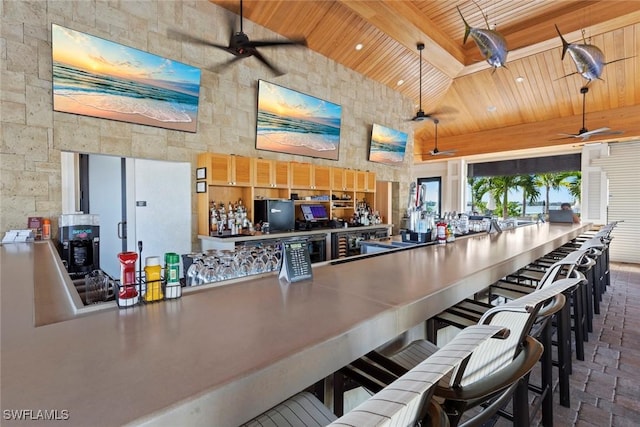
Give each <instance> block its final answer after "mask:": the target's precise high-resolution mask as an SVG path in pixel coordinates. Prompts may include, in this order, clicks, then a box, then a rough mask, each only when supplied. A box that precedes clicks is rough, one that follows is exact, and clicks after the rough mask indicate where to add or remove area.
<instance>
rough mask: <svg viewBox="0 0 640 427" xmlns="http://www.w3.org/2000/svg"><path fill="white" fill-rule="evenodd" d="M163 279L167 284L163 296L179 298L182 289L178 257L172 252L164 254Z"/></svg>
mask: <svg viewBox="0 0 640 427" xmlns="http://www.w3.org/2000/svg"><path fill="white" fill-rule="evenodd" d="M164 277H165V280H166V282H167V285H166V288H165V296H166V298H167V299H169V298H180V297H181V296H182V287H181V285H180V256H179V255H178V254H176V253H173V252H168V253H166V254H164Z"/></svg>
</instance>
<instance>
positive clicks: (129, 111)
mask: <svg viewBox="0 0 640 427" xmlns="http://www.w3.org/2000/svg"><path fill="white" fill-rule="evenodd" d="M51 47H52V59H53V109H54V110H55V111H61V112H65V113H73V114H79V115H83V116H92V117H100V118H104V119H111V120H119V121H124V122H130V123H137V124H142V125H149V126H157V127H162V128H167V129H174V130H180V131H186V132H196V128H197V117H198V102H199V96H200V69H199V68H196V67H192V66H190V65H186V64H183V63H180V62H177V61H172V60H170V59H167V58H163V57H161V56H157V55H153V54H150V53H147V52H143V51H141V50H138V49H134V48H131V47H127V46H124V45H121V44H118V43H114V42H111V41H108V40H105V39H101V38H99V37H94V36H91V35H89V34H85V33H81V32H79V31H75V30H72V29H69V28H65V27H61V26H59V25H56V24H53V25H52V28H51Z"/></svg>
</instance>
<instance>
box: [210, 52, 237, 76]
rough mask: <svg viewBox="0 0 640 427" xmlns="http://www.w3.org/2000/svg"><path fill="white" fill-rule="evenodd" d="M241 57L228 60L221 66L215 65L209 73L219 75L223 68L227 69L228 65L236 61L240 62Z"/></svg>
mask: <svg viewBox="0 0 640 427" xmlns="http://www.w3.org/2000/svg"><path fill="white" fill-rule="evenodd" d="M242 58H243V57H242V56H234V57H232V58H231V59H229V60H228V61H225V62H223V63H221V64H218V65H215V66H213V67H211V68H210V70H211V71H213V72H214V73H219V72H221V71H223V70H224V69H225V68H227V67H228V66H229V65H231V64H233V63H234V62H236V61H239V60H241V59H242Z"/></svg>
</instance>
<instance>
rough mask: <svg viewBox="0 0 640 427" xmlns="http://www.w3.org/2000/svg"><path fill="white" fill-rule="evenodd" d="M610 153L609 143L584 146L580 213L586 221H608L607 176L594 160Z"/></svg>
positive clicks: (597, 222)
mask: <svg viewBox="0 0 640 427" xmlns="http://www.w3.org/2000/svg"><path fill="white" fill-rule="evenodd" d="M608 155H609V146H608V145H607V144H586V145H584V146H583V147H582V189H581V190H582V191H581V197H580V207H581V209H580V214H581V218H582V220H583V221H585V222H592V223H594V224H606V222H607V202H606V200H607V176H606V174H605V173H603V171H602V168H601V167H600V166H599V165H596V164H595V163H594V162H595V160H596V159H599V158H601V157H607V156H608Z"/></svg>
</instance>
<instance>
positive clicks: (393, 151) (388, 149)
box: [369, 123, 407, 164]
mask: <svg viewBox="0 0 640 427" xmlns="http://www.w3.org/2000/svg"><path fill="white" fill-rule="evenodd" d="M406 148H407V134H406V133H404V132H400V131H398V130H395V129H391V128H388V127H385V126H382V125H378V124H375V123H374V124H373V129H372V130H371V145H370V146H369V161H371V162H377V163H387V164H394V163H402V162H403V161H404V152H405V150H406Z"/></svg>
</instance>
